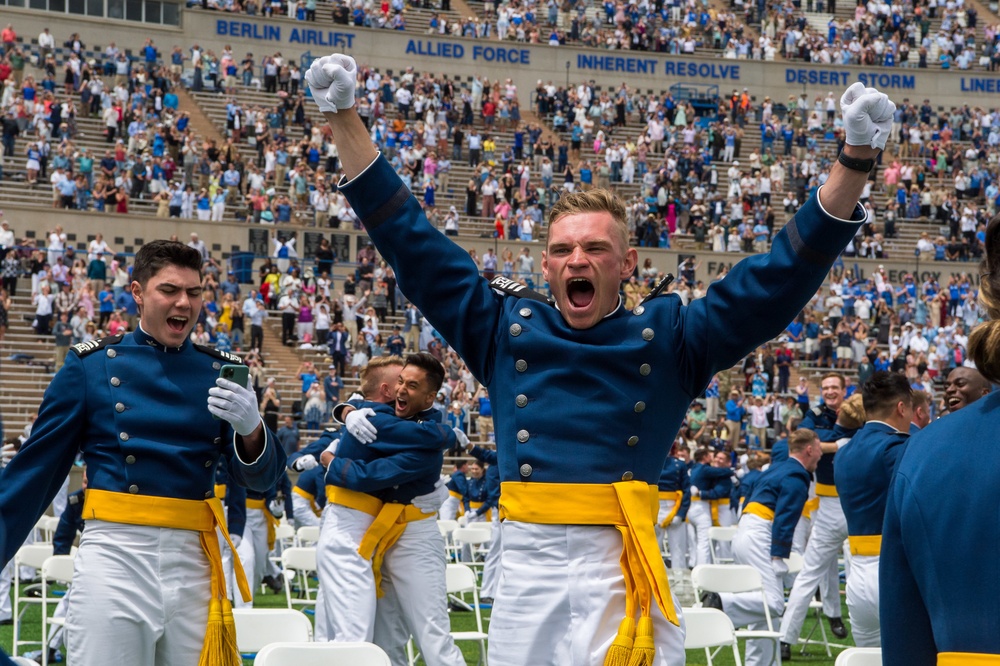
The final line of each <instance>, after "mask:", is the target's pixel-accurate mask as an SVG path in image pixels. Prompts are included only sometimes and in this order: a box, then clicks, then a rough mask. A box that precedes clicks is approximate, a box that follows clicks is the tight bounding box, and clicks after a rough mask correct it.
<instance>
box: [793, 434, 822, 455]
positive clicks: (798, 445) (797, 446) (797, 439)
mask: <svg viewBox="0 0 1000 666" xmlns="http://www.w3.org/2000/svg"><path fill="white" fill-rule="evenodd" d="M816 437H817V435H816V433H815V432H813V431H812V430H809V429H808V428H799V429H798V430H796V431H795V432H793V433H792V436H791V437H789V438H788V452H789V453H801V452H802V451H803V450H804V449H805V448H806V447H807V446H809V445H810V444H812V443H813V442H815V441H816Z"/></svg>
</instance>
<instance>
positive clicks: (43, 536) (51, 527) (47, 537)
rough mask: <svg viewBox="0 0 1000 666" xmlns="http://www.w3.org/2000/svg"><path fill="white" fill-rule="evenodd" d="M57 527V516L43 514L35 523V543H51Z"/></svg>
mask: <svg viewBox="0 0 1000 666" xmlns="http://www.w3.org/2000/svg"><path fill="white" fill-rule="evenodd" d="M57 527H59V519H58V518H56V517H55V516H45V515H43V516H42V517H41V518H39V519H38V522H37V523H35V530H36V535H37V537H38V540H37V541H35V543H52V537H53V536H55V533H56V528H57Z"/></svg>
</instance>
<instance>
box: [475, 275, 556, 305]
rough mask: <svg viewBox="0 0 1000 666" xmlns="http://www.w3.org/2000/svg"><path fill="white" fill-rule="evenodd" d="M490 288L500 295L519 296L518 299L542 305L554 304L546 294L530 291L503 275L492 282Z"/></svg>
mask: <svg viewBox="0 0 1000 666" xmlns="http://www.w3.org/2000/svg"><path fill="white" fill-rule="evenodd" d="M490 287H491V288H492V289H493V291H496V292H497V293H500V294H506V295H508V296H517V297H518V298H530V299H531V300H533V301H541V302H542V303H548V304H549V305H551V304H552V299H550V298H549V297H548V296H545V295H544V294H540V293H538V292H537V291H535V290H534V289H528V288H527V287H525V286H524V285H523V284H521V283H520V282H516V281H514V280H511V279H510V278H505V277H504V276H502V275H497V276H496V277H495V278H493V279H492V280H490Z"/></svg>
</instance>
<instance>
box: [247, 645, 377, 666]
mask: <svg viewBox="0 0 1000 666" xmlns="http://www.w3.org/2000/svg"><path fill="white" fill-rule="evenodd" d="M253 663H254V666H391V662H390V661H389V655H387V654H386V653H385V652H384V651H383V650H382V648H380V647H379V646H377V645H373V644H372V643H271V644H270V645H268V646H265V647H264V648H263V649H262V650H261V651H260V652H258V653H257V658H256V659H254V660H253Z"/></svg>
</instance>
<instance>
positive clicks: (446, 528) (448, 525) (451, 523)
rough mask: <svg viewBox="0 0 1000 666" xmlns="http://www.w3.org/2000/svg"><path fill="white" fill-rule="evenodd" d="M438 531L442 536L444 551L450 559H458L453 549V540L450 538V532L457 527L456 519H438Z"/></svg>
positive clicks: (456, 552)
mask: <svg viewBox="0 0 1000 666" xmlns="http://www.w3.org/2000/svg"><path fill="white" fill-rule="evenodd" d="M437 526H438V532H440V533H441V536H442V537H444V552H445V555H447V556H448V559H449V561H450V560H455V561H457V560H458V551H457V550H456V549H455V542H454V540H453V539H452V534H454V532H455V530H457V529H458V521H457V520H439V521H437Z"/></svg>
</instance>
